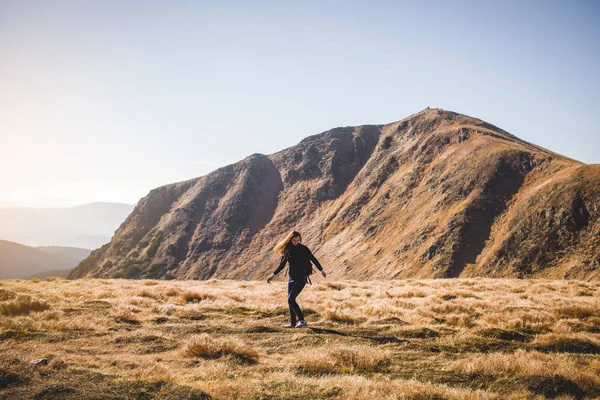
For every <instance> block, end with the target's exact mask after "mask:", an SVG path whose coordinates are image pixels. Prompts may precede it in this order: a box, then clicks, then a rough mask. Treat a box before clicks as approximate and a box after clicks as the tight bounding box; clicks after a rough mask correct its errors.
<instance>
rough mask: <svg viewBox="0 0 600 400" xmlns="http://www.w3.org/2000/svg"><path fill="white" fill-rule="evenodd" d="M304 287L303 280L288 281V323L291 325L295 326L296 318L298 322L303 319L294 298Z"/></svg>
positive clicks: (304, 282)
mask: <svg viewBox="0 0 600 400" xmlns="http://www.w3.org/2000/svg"><path fill="white" fill-rule="evenodd" d="M305 285H306V280H305V279H290V280H289V281H288V305H289V307H290V323H291V324H292V325H296V317H298V319H299V320H303V319H304V314H303V313H302V310H301V309H300V306H299V305H298V303H296V297H298V295H299V294H300V292H301V291H302V289H304V286H305Z"/></svg>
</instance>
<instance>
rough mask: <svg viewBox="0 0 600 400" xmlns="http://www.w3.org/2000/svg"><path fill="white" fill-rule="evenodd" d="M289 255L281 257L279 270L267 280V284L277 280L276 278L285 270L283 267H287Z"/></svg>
mask: <svg viewBox="0 0 600 400" xmlns="http://www.w3.org/2000/svg"><path fill="white" fill-rule="evenodd" d="M287 261H288V260H287V254H284V255H283V256H282V257H281V261H280V262H279V266H278V267H277V269H276V270H275V272H273V274H272V275H271V276H270V277H268V278H267V283H271V280H272V279H273V278H275V276H276V275H277V274H278V273H279V272H280V271H281V270H282V269H283V267H285V263H286V262H287Z"/></svg>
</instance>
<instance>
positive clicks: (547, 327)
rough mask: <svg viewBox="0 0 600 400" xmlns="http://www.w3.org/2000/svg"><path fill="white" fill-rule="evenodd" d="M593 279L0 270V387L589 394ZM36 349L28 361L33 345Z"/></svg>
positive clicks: (105, 395)
mask: <svg viewBox="0 0 600 400" xmlns="http://www.w3.org/2000/svg"><path fill="white" fill-rule="evenodd" d="M599 300H600V283H598V282H594V283H590V282H580V281H545V280H531V281H529V280H493V279H454V280H402V281H370V282H358V281H340V282H329V281H324V280H320V281H319V282H316V283H315V284H314V285H312V286H310V285H308V286H307V287H306V288H305V289H304V291H303V292H302V293H301V294H300V296H299V298H298V302H299V304H300V306H301V307H302V308H303V309H304V310H305V312H306V319H307V321H308V322H309V326H308V327H307V328H302V329H284V328H281V325H283V324H285V323H287V321H288V309H287V302H286V282H283V281H281V278H279V280H278V281H277V282H274V283H272V284H270V285H269V284H267V283H266V282H256V281H249V282H248V281H245V282H237V281H222V280H209V281H153V280H142V281H133V280H104V279H89V280H88V279H84V280H75V281H69V280H64V279H60V278H48V279H47V280H31V281H24V280H14V281H0V345H1V350H0V398H2V399H25V398H35V399H51V398H60V399H123V398H129V399H279V398H291V399H318V398H328V399H538V398H539V399H543V398H559V399H571V398H575V399H580V398H600V301H599ZM41 358H45V359H47V362H46V361H43V362H40V363H38V364H33V363H31V361H32V360H36V359H41Z"/></svg>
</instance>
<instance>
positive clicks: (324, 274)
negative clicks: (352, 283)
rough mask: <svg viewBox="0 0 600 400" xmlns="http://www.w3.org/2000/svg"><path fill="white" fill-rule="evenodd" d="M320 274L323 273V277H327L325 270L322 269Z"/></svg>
mask: <svg viewBox="0 0 600 400" xmlns="http://www.w3.org/2000/svg"><path fill="white" fill-rule="evenodd" d="M321 275H323V278H327V272H325V270H324V269H322V270H321Z"/></svg>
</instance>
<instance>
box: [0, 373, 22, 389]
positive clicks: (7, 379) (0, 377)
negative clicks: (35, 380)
mask: <svg viewBox="0 0 600 400" xmlns="http://www.w3.org/2000/svg"><path fill="white" fill-rule="evenodd" d="M25 381H27V378H26V377H24V376H22V375H19V374H15V373H13V372H9V371H6V370H4V369H0V389H1V388H6V387H9V386H11V385H18V384H20V383H23V382H25Z"/></svg>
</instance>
